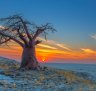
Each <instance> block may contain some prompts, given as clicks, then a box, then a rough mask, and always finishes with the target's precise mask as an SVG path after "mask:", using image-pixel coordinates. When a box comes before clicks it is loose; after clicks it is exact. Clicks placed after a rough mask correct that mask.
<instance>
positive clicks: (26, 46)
mask: <svg viewBox="0 0 96 91" xmlns="http://www.w3.org/2000/svg"><path fill="white" fill-rule="evenodd" d="M49 31H51V32H54V31H55V29H54V28H53V27H52V25H50V24H49V23H46V24H45V25H41V26H37V25H35V24H32V23H30V22H29V21H27V20H25V19H24V18H23V17H22V16H20V15H13V16H9V17H7V18H1V19H0V44H6V43H8V42H11V40H12V41H15V42H16V43H18V44H19V45H20V46H21V47H22V48H23V52H22V60H21V65H20V68H26V69H38V68H39V67H40V65H39V62H38V60H37V58H36V52H35V46H36V45H37V44H39V43H41V42H42V41H41V40H38V39H37V37H38V36H40V35H42V34H43V35H44V37H45V39H46V35H47V34H48V32H49Z"/></svg>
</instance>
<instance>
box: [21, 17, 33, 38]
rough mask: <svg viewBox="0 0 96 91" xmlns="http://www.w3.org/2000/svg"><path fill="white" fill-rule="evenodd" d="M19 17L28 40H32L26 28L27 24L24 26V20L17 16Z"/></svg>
mask: <svg viewBox="0 0 96 91" xmlns="http://www.w3.org/2000/svg"><path fill="white" fill-rule="evenodd" d="M19 19H20V20H21V22H22V24H23V26H24V29H25V31H26V34H27V36H28V38H29V39H30V40H32V37H31V35H30V33H29V31H28V29H27V26H26V24H25V22H24V21H23V19H22V18H21V17H19Z"/></svg>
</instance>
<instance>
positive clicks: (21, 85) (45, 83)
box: [0, 58, 96, 91]
mask: <svg viewBox="0 0 96 91" xmlns="http://www.w3.org/2000/svg"><path fill="white" fill-rule="evenodd" d="M18 67H19V63H18V62H16V61H13V60H9V59H5V58H0V91H96V82H95V81H94V80H92V79H91V78H90V75H89V74H87V73H78V72H73V71H66V70H60V69H55V68H49V67H47V69H45V70H42V71H36V70H29V71H28V70H23V69H22V70H17V69H18Z"/></svg>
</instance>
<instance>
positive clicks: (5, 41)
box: [0, 38, 11, 44]
mask: <svg viewBox="0 0 96 91" xmlns="http://www.w3.org/2000/svg"><path fill="white" fill-rule="evenodd" d="M10 40H11V39H10V38H9V39H6V40H4V41H0V44H4V43H7V42H8V41H10Z"/></svg>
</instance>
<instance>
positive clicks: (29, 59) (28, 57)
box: [20, 46, 39, 69]
mask: <svg viewBox="0 0 96 91" xmlns="http://www.w3.org/2000/svg"><path fill="white" fill-rule="evenodd" d="M20 68H26V69H38V68H39V64H38V61H37V59H36V55H35V46H34V47H31V48H24V49H23V53H22V61H21V67H20Z"/></svg>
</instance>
